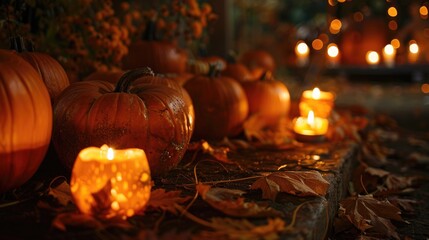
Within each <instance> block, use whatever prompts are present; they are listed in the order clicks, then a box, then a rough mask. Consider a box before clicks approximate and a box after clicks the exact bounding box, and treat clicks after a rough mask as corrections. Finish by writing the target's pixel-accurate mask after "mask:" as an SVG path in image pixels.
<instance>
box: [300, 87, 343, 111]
mask: <svg viewBox="0 0 429 240" xmlns="http://www.w3.org/2000/svg"><path fill="white" fill-rule="evenodd" d="M334 100H335V96H334V94H332V93H331V92H324V91H320V89H319V88H317V87H316V88H314V89H313V90H306V91H304V92H303V93H302V95H301V99H300V102H299V112H300V115H301V116H307V115H308V114H309V112H310V111H313V112H314V113H315V114H316V116H319V117H322V118H328V117H329V116H330V115H331V112H332V108H333V107H334Z"/></svg>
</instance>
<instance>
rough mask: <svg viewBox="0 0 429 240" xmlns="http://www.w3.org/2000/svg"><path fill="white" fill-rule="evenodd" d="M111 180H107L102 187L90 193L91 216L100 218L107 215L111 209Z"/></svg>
mask: <svg viewBox="0 0 429 240" xmlns="http://www.w3.org/2000/svg"><path fill="white" fill-rule="evenodd" d="M111 190H112V182H111V181H110V180H108V181H107V182H106V184H105V185H104V187H102V188H101V189H100V190H99V191H98V192H95V193H91V196H92V198H93V201H92V202H91V212H92V215H93V216H99V217H101V218H104V217H109V216H108V213H109V211H110V210H111V206H112V202H113V198H112V195H111Z"/></svg>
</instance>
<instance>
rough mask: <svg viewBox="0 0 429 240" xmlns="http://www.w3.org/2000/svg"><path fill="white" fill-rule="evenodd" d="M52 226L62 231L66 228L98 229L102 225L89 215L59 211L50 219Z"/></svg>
mask: <svg viewBox="0 0 429 240" xmlns="http://www.w3.org/2000/svg"><path fill="white" fill-rule="evenodd" d="M52 226H53V227H54V228H57V229H59V230H62V231H67V229H68V228H70V227H73V228H87V229H98V228H101V227H102V226H103V224H102V223H101V222H99V221H98V220H97V219H95V218H94V217H92V216H90V215H86V214H81V213H77V212H73V213H60V214H58V215H57V216H56V217H55V219H54V220H53V221H52Z"/></svg>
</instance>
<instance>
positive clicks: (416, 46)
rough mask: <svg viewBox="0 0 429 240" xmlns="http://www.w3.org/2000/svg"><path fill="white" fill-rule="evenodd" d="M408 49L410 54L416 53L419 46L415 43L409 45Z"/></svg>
mask: <svg viewBox="0 0 429 240" xmlns="http://www.w3.org/2000/svg"><path fill="white" fill-rule="evenodd" d="M409 49H410V52H411V53H418V52H419V45H417V43H411V44H410V47H409Z"/></svg>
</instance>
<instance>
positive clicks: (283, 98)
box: [241, 72, 291, 126]
mask: <svg viewBox="0 0 429 240" xmlns="http://www.w3.org/2000/svg"><path fill="white" fill-rule="evenodd" d="M241 85H242V87H243V89H244V92H245V93H246V96H247V101H248V102H249V115H250V116H251V115H254V114H258V115H259V116H260V119H263V120H264V121H265V123H266V124H267V125H268V126H269V125H274V124H276V123H277V122H278V121H279V120H280V119H281V118H283V117H287V116H288V114H289V110H290V105H291V101H290V94H289V90H288V89H287V87H286V85H285V84H284V83H282V82H280V81H277V80H275V79H274V78H273V77H272V74H271V72H266V73H265V74H264V75H263V76H262V77H261V78H260V79H259V80H257V81H245V82H241Z"/></svg>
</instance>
